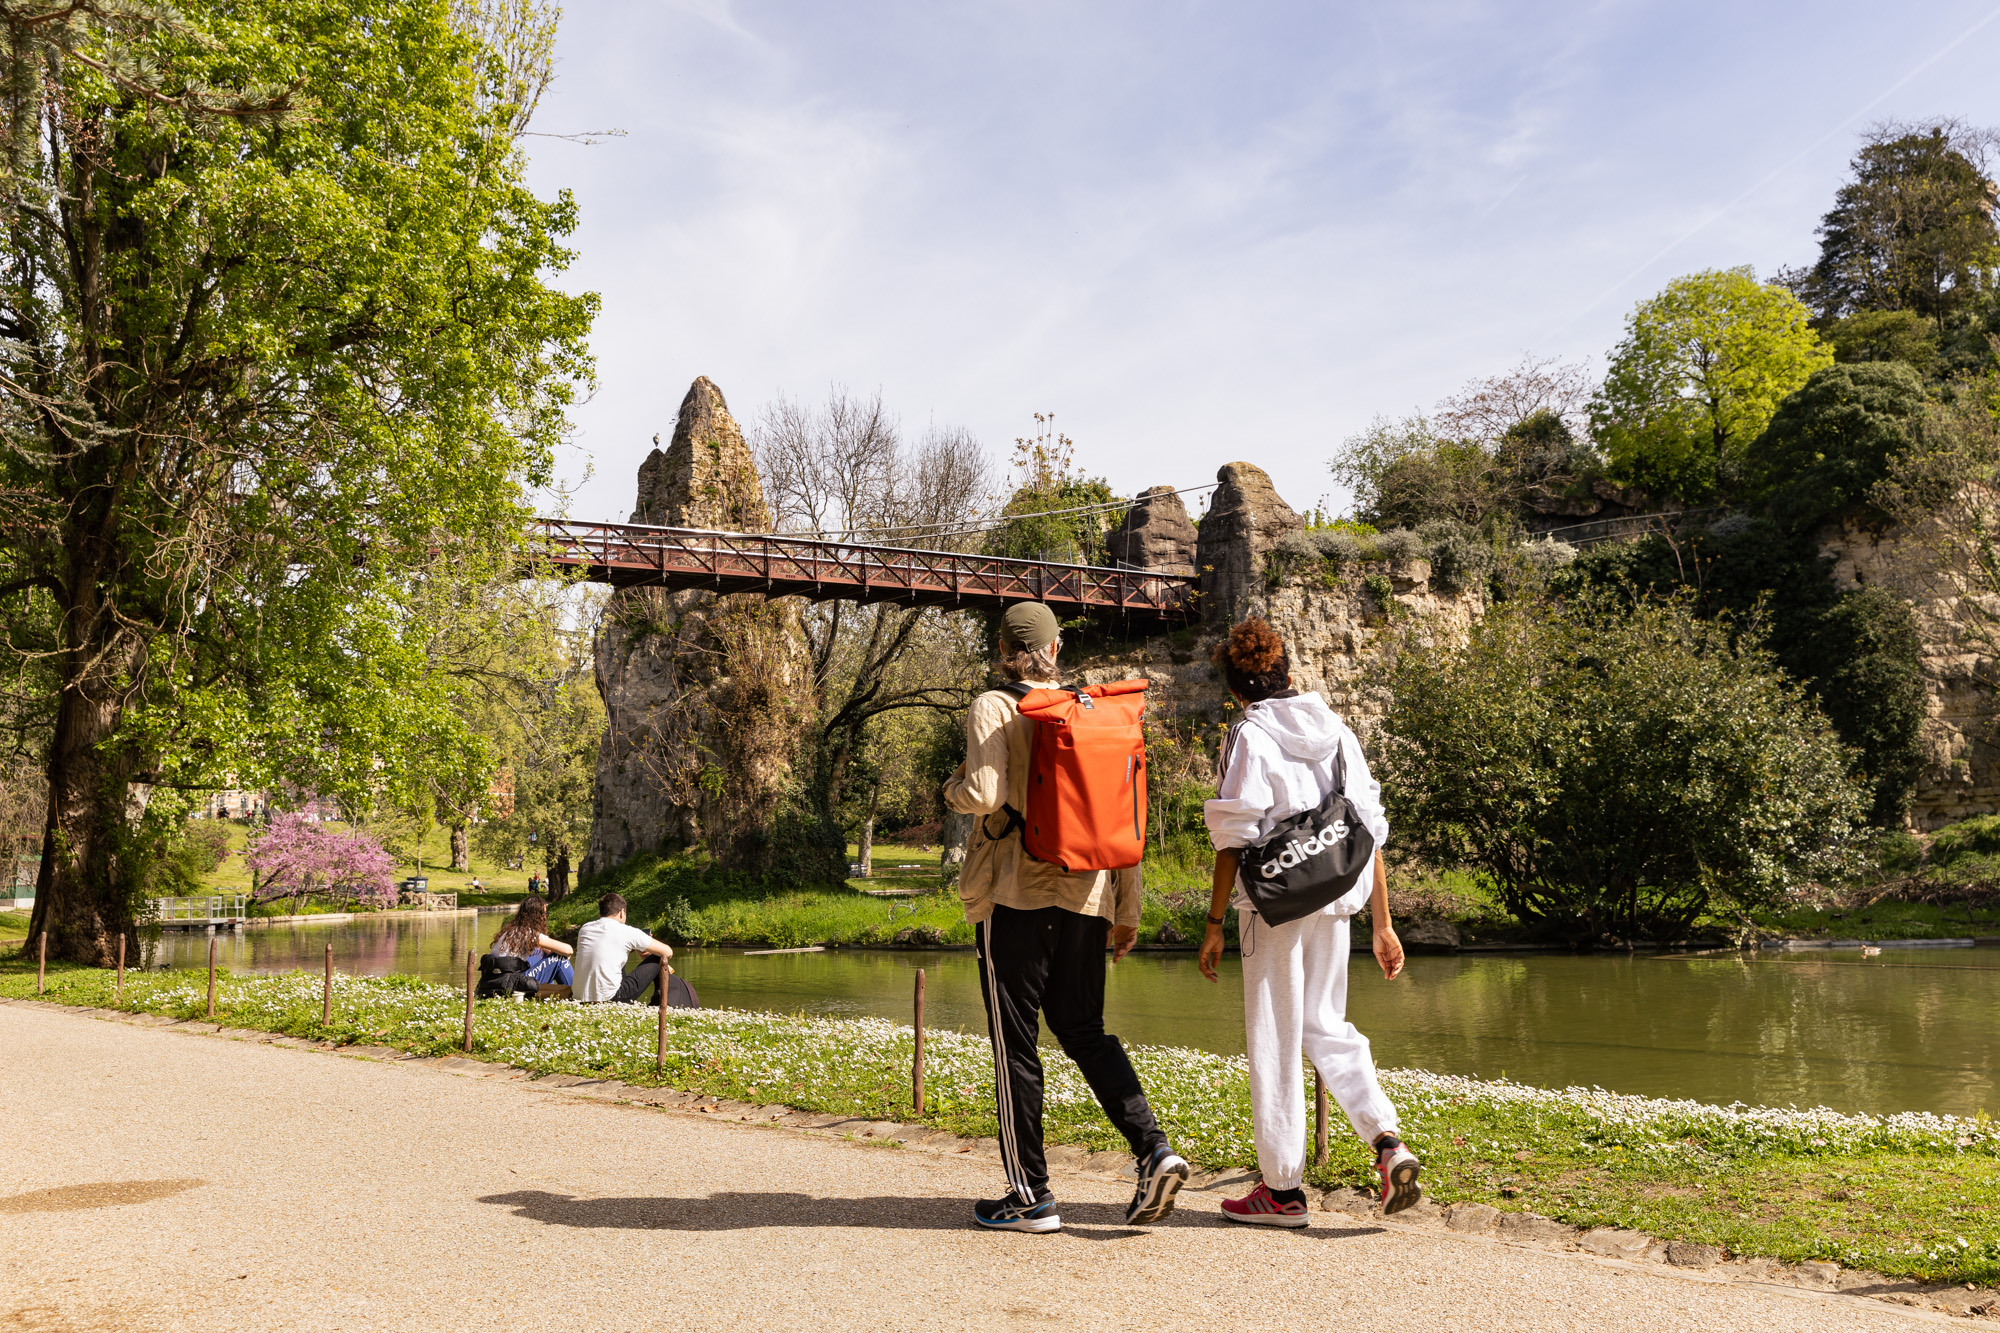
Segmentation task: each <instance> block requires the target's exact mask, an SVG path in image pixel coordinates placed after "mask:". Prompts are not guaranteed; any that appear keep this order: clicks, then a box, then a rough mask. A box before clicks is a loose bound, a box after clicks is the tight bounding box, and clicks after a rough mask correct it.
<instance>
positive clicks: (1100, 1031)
mask: <svg viewBox="0 0 2000 1333" xmlns="http://www.w3.org/2000/svg"><path fill="white" fill-rule="evenodd" d="M1061 647H1062V637H1061V633H1060V627H1059V626H1058V625H1057V623H1056V617H1055V613H1054V612H1053V611H1051V610H1049V608H1048V607H1046V606H1044V605H1042V604H1041V603H1039V602H1021V603H1017V604H1016V605H1014V606H1011V607H1009V608H1008V609H1007V612H1006V614H1005V615H1004V616H1003V617H1002V618H1001V625H1000V662H999V667H1000V671H1001V673H1002V674H1003V675H1005V676H1006V677H1007V678H1008V679H1009V680H1010V681H1014V682H1018V684H1019V685H1026V686H1030V687H1034V688H1045V687H1053V686H1055V685H1057V684H1058V683H1059V681H1060V672H1059V671H1058V670H1057V666H1056V654H1057V653H1058V652H1059V651H1060V650H1061ZM1016 700H1017V695H1016V694H1015V693H1013V692H1009V691H1007V690H1002V689H996V690H989V691H987V692H986V693H985V694H982V695H980V696H979V697H978V698H977V699H975V700H973V701H972V707H971V709H970V710H969V711H968V713H967V715H966V721H965V736H966V744H965V762H964V763H963V764H961V765H960V766H959V769H958V772H957V773H956V774H955V775H954V776H953V777H952V778H951V779H950V780H949V781H947V782H946V783H945V787H944V797H945V803H946V804H947V805H948V806H950V807H951V808H952V809H953V810H955V811H957V812H958V813H960V814H968V815H975V816H978V818H977V819H976V820H975V821H974V823H973V827H972V836H971V839H970V840H969V841H968V842H967V844H966V853H965V868H964V869H963V871H961V872H960V875H959V880H958V891H959V896H960V898H962V899H963V900H964V902H965V916H966V920H968V921H970V922H971V923H972V925H973V930H974V933H975V936H976V940H977V947H978V957H979V987H980V993H981V994H982V996H983V997H984V998H985V1001H986V1021H987V1025H988V1028H989V1029H990V1031H991V1033H992V1038H993V1064H994V1088H995V1094H996V1096H997V1097H998V1100H999V1113H1000V1161H1001V1165H1002V1167H1003V1168H1004V1169H1005V1171H1006V1174H1007V1185H1008V1193H1007V1195H1006V1197H1005V1198H1001V1199H983V1200H981V1201H980V1202H978V1203H977V1204H975V1205H974V1206H973V1216H974V1219H975V1220H976V1221H977V1222H978V1223H979V1224H980V1225H982V1226H986V1227H992V1228H995V1229H998V1230H1008V1231H1055V1230H1057V1229H1058V1228H1059V1227H1060V1226H1061V1225H1062V1219H1061V1218H1060V1217H1059V1216H1058V1215H1057V1214H1056V1211H1055V1196H1054V1195H1053V1194H1051V1193H1050V1192H1049V1172H1048V1164H1047V1162H1046V1160H1045V1159H1044V1157H1043V1155H1042V1062H1041V1058H1040V1056H1039V1055H1038V1054H1037V1051H1036V1040H1037V1038H1038V1036H1039V1035H1040V1024H1039V1022H1038V1016H1039V1017H1045V1018H1047V1020H1048V1024H1049V1031H1050V1032H1052V1033H1054V1034H1055V1038H1056V1041H1057V1042H1058V1043H1059V1044H1060V1045H1061V1046H1062V1049H1063V1053H1064V1054H1066V1055H1067V1056H1069V1058H1070V1059H1072V1060H1074V1061H1075V1062H1076V1064H1077V1067H1078V1068H1079V1069H1080V1070H1082V1072H1083V1076H1084V1079H1085V1080H1086V1081H1087V1082H1089V1084H1090V1090H1091V1092H1092V1093H1094V1094H1095V1095H1096V1097H1097V1102H1098V1105H1100V1106H1102V1107H1103V1108H1104V1114H1105V1115H1106V1116H1107V1117H1108V1118H1109V1119H1110V1121H1111V1123H1112V1124H1113V1125H1115V1126H1116V1127H1117V1128H1118V1131H1119V1132H1120V1133H1121V1134H1123V1135H1124V1136H1125V1141H1126V1142H1127V1143H1129V1144H1130V1145H1131V1147H1132V1152H1133V1154H1134V1156H1136V1157H1137V1158H1138V1163H1139V1171H1138V1174H1139V1183H1138V1188H1137V1189H1136V1190H1135V1191H1134V1192H1133V1195H1132V1202H1131V1203H1130V1204H1129V1205H1128V1206H1127V1208H1126V1210H1125V1220H1126V1221H1127V1222H1128V1223H1130V1224H1132V1225H1145V1224H1148V1223H1152V1222H1157V1221H1159V1220H1160V1219H1161V1218H1164V1217H1165V1216H1166V1215H1167V1214H1168V1213H1170V1212H1172V1211H1173V1207H1174V1196H1175V1194H1176V1193H1177V1192H1178V1191H1179V1189H1180V1187H1181V1185H1182V1184H1183V1183H1184V1182H1185V1181H1186V1180H1187V1175H1188V1164H1187V1163H1186V1162H1185V1161H1183V1160H1182V1159H1181V1158H1180V1157H1179V1156H1178V1155H1177V1154H1176V1153H1175V1152H1174V1151H1173V1149H1172V1148H1170V1147H1169V1146H1168V1145H1167V1136H1166V1135H1165V1134H1164V1133H1162V1132H1161V1130H1160V1126H1159V1122H1158V1121H1157V1120H1155V1119H1154V1117H1153V1108H1152V1107H1151V1106H1150V1105H1149V1104H1148V1103H1147V1101H1146V1094H1145V1091H1144V1090H1143V1089H1142V1088H1141V1087H1140V1086H1139V1076H1138V1074H1137V1073H1136V1072H1134V1070H1133V1068H1132V1062H1131V1060H1130V1059H1128V1058H1127V1057H1126V1054H1125V1048H1124V1046H1122V1045H1121V1044H1119V1041H1118V1038H1116V1037H1114V1036H1112V1035H1111V1034H1110V1033H1108V1032H1106V1031H1105V1030H1104V966H1105V964H1104V953H1105V947H1106V944H1107V942H1108V943H1109V945H1110V947H1111V949H1112V951H1113V955H1114V957H1116V958H1122V957H1124V956H1125V954H1126V953H1127V952H1128V951H1129V950H1130V949H1131V948H1132V945H1133V943H1134V942H1135V941H1136V940H1137V939H1138V935H1139V898H1140V885H1141V876H1140V870H1139V867H1137V866H1132V867H1130V868H1128V869H1124V870H1085V871H1078V872H1074V873H1072V872H1069V871H1065V870H1064V869H1063V868H1062V867H1061V866H1058V865H1052V864H1049V863H1048V862H1045V861H1037V860H1034V859H1032V858H1031V857H1029V856H1028V854H1027V850H1026V848H1025V847H1024V846H1023V844H1022V839H1021V831H1020V820H1019V818H1018V817H1017V814H1016V812H1019V811H1022V810H1025V809H1026V808H1027V805H1028V777H1029V773H1028V769H1029V751H1030V747H1031V746H1032V743H1033V740H1034V731H1035V725H1036V724H1035V723H1033V722H1031V721H1029V720H1028V719H1027V718H1024V717H1021V716H1020V714H1019V713H1018V711H1017V710H1016V707H1015V704H1016Z"/></svg>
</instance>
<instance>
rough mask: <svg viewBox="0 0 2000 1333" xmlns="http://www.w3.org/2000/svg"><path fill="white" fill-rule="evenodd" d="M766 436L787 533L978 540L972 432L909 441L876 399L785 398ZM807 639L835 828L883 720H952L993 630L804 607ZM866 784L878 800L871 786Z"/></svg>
mask: <svg viewBox="0 0 2000 1333" xmlns="http://www.w3.org/2000/svg"><path fill="white" fill-rule="evenodd" d="M756 435H757V462H758V466H759V467H760V468H761V469H762V472H763V476H764V490H765V494H766V496H767V498H768V499H769V502H770V505H771V512H772V513H773V514H774V515H775V516H776V520H777V526H778V529H779V530H780V531H782V532H791V533H799V534H803V535H809V536H817V537H826V538H833V539H843V540H851V541H855V542H861V543H866V544H870V545H877V546H901V547H911V548H916V549H922V550H942V551H954V550H964V549H967V548H968V546H970V545H972V544H973V543H974V542H976V540H977V538H978V534H977V532H976V529H978V528H979V527H980V526H981V524H980V516H981V513H982V511H983V510H984V508H985V502H986V494H985V492H986V486H987V465H986V457H985V454H984V452H983V451H982V450H981V449H980V447H979V444H978V442H977V441H976V440H974V439H973V438H972V436H971V435H969V434H968V433H966V432H965V431H963V430H958V429H952V428H945V427H932V428H931V429H929V430H928V431H926V433H925V434H924V435H923V436H922V437H921V438H920V439H917V440H914V441H913V440H909V439H907V438H905V437H904V435H903V432H902V429H901V426H900V424H899V423H898V422H897V420H896V419H895V417H894V416H893V415H892V414H891V413H890V412H889V411H888V410H887V409H886V408H884V406H883V404H882V399H881V395H880V394H879V393H877V394H874V395H872V396H869V397H862V396H860V395H858V394H854V393H851V392H849V391H847V390H845V389H839V388H836V389H834V390H832V391H831V392H830V393H829V394H828V396H827V400H826V402H825V403H824V404H823V405H820V406H817V407H808V406H806V405H804V404H802V403H799V402H796V401H794V400H791V399H787V398H784V397H780V398H778V399H777V400H776V401H775V402H773V403H772V404H771V405H770V406H768V407H767V408H766V409H765V411H764V413H763V416H762V419H761V420H760V421H759V423H758V426H757V432H756ZM800 625H801V627H802V629H803V630H804V633H805V636H806V642H807V646H808V648H809V650H810V657H811V663H812V684H813V692H814V696H815V700H816V702H817V704H818V711H819V721H818V727H817V732H816V739H815V750H816V753H815V754H814V756H813V757H812V764H811V770H812V773H813V786H814V790H815V793H816V796H817V798H818V799H819V800H820V801H821V802H823V804H824V806H825V809H826V811H827V812H828V813H830V814H838V813H841V811H842V807H843V806H844V805H846V804H847V803H849V801H850V798H851V796H852V795H853V793H851V792H850V790H849V788H850V785H851V783H852V780H853V778H854V777H855V769H856V766H857V763H859V762H863V761H864V760H865V756H866V752H867V750H868V747H869V741H870V734H871V731H872V730H875V729H877V728H878V726H879V724H880V723H881V722H882V720H883V719H886V718H887V717H889V716H890V715H892V714H896V713H902V712H908V711H930V710H943V711H951V710H953V709H957V708H961V707H963V706H964V705H965V703H966V701H967V700H968V699H970V697H971V692H972V690H973V688H974V687H975V686H976V684H977V683H978V679H979V676H980V674H981V673H980V670H979V651H980V645H981V639H982V635H981V629H982V627H981V626H980V625H979V624H978V622H977V621H976V620H975V619H974V618H973V617H971V616H969V615H966V614H964V613H958V612H952V611H948V610H944V609H941V608H935V607H921V606H898V605H896V604H895V603H891V602H876V603H871V604H868V605H859V604H856V603H852V602H843V601H830V602H821V603H818V604H815V605H813V606H809V607H807V608H806V609H805V611H804V612H803V614H802V615H801V617H800ZM864 766H865V765H864ZM877 767H879V766H877ZM865 776H867V777H868V780H869V784H870V786H871V788H872V784H873V781H874V772H873V771H871V772H870V773H869V774H867V775H865ZM864 799H872V797H868V798H864Z"/></svg>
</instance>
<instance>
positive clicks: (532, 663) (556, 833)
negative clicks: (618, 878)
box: [472, 625, 605, 902]
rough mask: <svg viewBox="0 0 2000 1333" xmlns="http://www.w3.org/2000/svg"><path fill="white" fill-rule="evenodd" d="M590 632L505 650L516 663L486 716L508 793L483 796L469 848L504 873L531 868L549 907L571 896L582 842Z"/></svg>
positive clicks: (596, 713)
mask: <svg viewBox="0 0 2000 1333" xmlns="http://www.w3.org/2000/svg"><path fill="white" fill-rule="evenodd" d="M594 640H595V635H594V634H593V633H591V627H590V626H588V625H586V626H585V627H584V628H582V629H569V630H559V629H558V630H555V631H554V632H547V628H546V627H545V632H544V633H543V635H541V636H540V637H538V638H526V637H523V638H522V639H519V640H515V641H514V642H513V643H512V644H511V648H512V651H513V654H514V658H515V660H514V662H513V664H512V667H511V670H510V672H509V674H508V675H507V676H506V677H505V678H503V679H502V680H501V681H499V682H496V688H495V689H494V690H493V692H492V695H491V698H492V700H493V701H494V702H495V703H497V704H498V705H499V706H498V707H496V708H494V709H492V711H491V712H490V713H489V714H488V716H487V726H486V727H485V728H483V730H487V731H488V732H489V733H490V734H491V744H492V746H493V750H494V755H495V760H496V763H497V766H498V769H499V773H500V775H501V776H502V778H503V779H504V781H505V782H506V783H507V784H509V785H510V786H511V788H512V790H511V792H510V793H507V794H505V795H504V796H502V797H501V798H500V799H497V800H496V799H495V798H494V796H493V795H492V794H491V793H490V792H488V793H484V794H483V796H484V799H483V800H482V802H481V807H480V811H479V815H480V818H479V822H478V823H476V824H474V825H473V827H472V839H473V841H474V843H475V844H477V846H478V847H479V850H480V853H481V854H482V855H484V856H488V857H491V858H493V859H494V860H497V861H500V862H502V863H503V864H506V863H511V862H514V861H520V862H523V863H529V864H539V865H540V866H541V867H542V869H543V870H544V872H545V873H546V875H547V878H548V883H549V890H548V892H549V900H550V901H551V902H560V901H562V899H563V897H564V896H565V895H566V894H567V893H568V892H569V887H570V885H569V881H570V871H571V868H572V866H573V865H574V864H575V862H576V861H577V860H578V858H579V857H580V856H581V854H582V851H583V848H584V847H585V846H586V845H588V843H589V841H590V818H591V809H592V798H593V796H594V794H595V790H596V781H597V752H598V747H599V745H600V743H601V742H602V741H603V738H604V725H605V714H604V700H603V698H602V696H600V695H599V694H598V692H597V680H596V676H595V674H594V672H593V660H592V655H591V645H592V643H593V642H594Z"/></svg>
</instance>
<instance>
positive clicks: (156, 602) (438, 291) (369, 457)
mask: <svg viewBox="0 0 2000 1333" xmlns="http://www.w3.org/2000/svg"><path fill="white" fill-rule="evenodd" d="M518 7H519V6H517V8H518ZM460 17H461V19H462V17H463V15H461V16H460ZM0 23H4V25H5V26H6V29H7V36H8V39H9V41H8V45H7V47H6V53H5V55H4V56H0V60H4V61H5V62H6V63H7V66H8V78H7V90H8V92H7V99H6V103H5V107H4V117H0V119H4V126H0V128H4V146H5V149H6V164H7V170H8V173H9V180H8V182H7V184H8V189H7V192H6V205H5V206H6V210H7V211H6V225H7V230H8V241H7V248H6V251H5V253H4V255H0V337H3V338H4V341H3V342H0V488H4V493H5V496H6V506H5V511H6V512H5V517H4V519H0V599H4V600H0V616H4V618H5V621H6V623H7V638H6V645H5V646H6V649H7V651H8V659H7V661H6V662H5V664H4V665H5V666H6V668H7V670H8V674H9V694H8V696H7V697H8V701H9V702H10V703H11V704H12V705H13V712H12V715H11V716H12V720H13V722H14V724H15V725H16V726H17V727H18V728H21V729H24V730H25V729H31V728H33V727H36V726H41V727H45V728H46V729H47V730H46V734H47V736H48V743H47V772H48V783H49V792H50V799H49V811H48V823H47V833H46V837H45V840H44V846H45V851H44V856H43V860H42V868H41V880H40V884H39V886H38V896H37V901H36V908H35V913H36V915H35V921H34V928H35V929H38V930H39V929H42V928H47V929H48V930H49V932H50V951H51V952H52V953H53V954H55V955H57V956H58V957H69V958H77V959H82V960H86V961H101V960H105V959H108V958H109V957H110V956H111V955H112V954H113V953H114V952H115V947H116V943H115V942H116V938H117V936H118V935H120V934H121V933H125V932H129V931H130V930H131V928H132V923H133V920H134V912H135V907H136V905H137V902H138V900H139V899H140V898H142V897H143V895H144V894H145V892H146V888H147V883H148V878H149V867H150V866H151V865H152V863H153V860H154V858H155V856H156V854H157V849H158V846H159V843H160V839H161V837H162V836H163V835H165V833H166V832H167V831H169V830H170V829H171V828H172V827H173V825H175V824H177V823H178V820H177V819H176V818H175V817H174V816H175V815H176V814H177V811H178V809H179V806H178V804H177V802H176V800H175V799H174V793H176V792H177V791H181V790H192V789H199V788H203V787H210V786H219V785H229V783H230V779H231V778H234V779H235V781H236V782H240V783H254V782H263V781H268V780H272V779H274V778H276V777H278V776H281V775H282V776H284V777H286V778H289V779H290V780H291V781H293V782H295V783H297V784H298V785H300V786H302V787H309V788H312V789H315V790H318V791H321V792H323V793H328V794H332V795H336V796H339V797H341V798H342V799H343V800H349V799H352V800H360V799H363V798H364V797H366V796H367V794H368V793H370V792H372V791H376V790H379V789H382V788H384V787H393V786H397V785H399V784H400V785H402V786H404V787H406V788H417V787H420V786H421V785H422V782H421V776H422V775H421V772H420V771H419V770H421V769H422V767H423V766H424V765H426V764H429V763H433V762H440V763H446V764H449V763H452V762H456V761H457V760H458V758H459V757H460V753H461V752H462V748H463V747H462V744H461V743H462V742H463V741H464V739H465V733H464V729H463V727H462V725H461V724H459V723H458V722H457V721H456V719H455V718H454V717H453V714H452V711H451V709H450V707H449V702H450V696H449V691H448V689H447V688H446V683H445V681H444V680H443V679H442V678H441V677H440V676H439V675H438V674H437V673H435V672H433V671H432V670H431V664H430V662H429V660H428V658H427V656H426V652H425V644H424V640H425V633H424V626H423V625H422V624H420V623H418V617H417V615H416V612H415V609H414V603H413V598H412V595H411V590H412V588H413V587H414V586H416V585H417V584H418V583H419V582H420V580H418V579H416V578H413V577H412V574H413V571H418V570H420V569H421V568H422V567H424V566H425V565H427V564H438V563H449V564H453V565H456V566H459V567H461V568H462V567H463V566H464V565H465V564H466V562H468V561H471V560H478V559H485V558H493V559H495V560H496V563H495V564H494V566H493V572H494V573H495V574H499V573H502V572H504V570H505V566H504V565H502V564H499V563H498V561H499V560H504V559H505V556H504V554H499V555H497V556H496V555H493V554H490V553H495V552H496V551H497V550H498V548H499V545H500V544H501V543H503V542H504V539H505V538H506V536H507V535H508V534H510V533H511V532H513V531H515V530H517V529H518V526H519V521H520V519H521V517H522V516H523V514H524V512H525V510H524V507H523V487H524V485H527V484H533V483H536V482H539V481H541V480H543V479H545V478H546V477H547V475H548V471H549V466H550V458H551V452H552V449H553V447H554V445H555V443H556V442H557V440H558V438H559V436H560V433H561V431H562V430H563V426H564V414H565V409H566V406H567V404H568V403H569V402H570V400H571V396H572V392H573V387H574V386H575V384H576V383H577V382H578V381H580V380H584V379H586V378H587V377H588V374H589V367H588V362H587V359H586V353H585V349H584V341H583V340H584V337H585V335H586V333H587V331H588V327H589V321H590V317H591V313H592V311H593V309H594V298H590V297H572V296H566V295H563V294H561V293H558V292H555V291H553V290H552V289H550V288H549V287H548V286H547V285H546V284H545V281H544V278H545V275H546V274H547V273H549V272H551V271H553V270H557V269H560V268H561V267H562V265H563V264H564V262H565V261H566V260H567V258H568V254H567V252H566V251H565V250H564V249H563V248H562V246H561V238H562V237H563V236H564V235H565V234H566V233H567V232H568V231H569V230H570V229H571V227H572V226H573V224H574V208H573V205H572V203H571V201H570V200H569V198H568V197H567V196H566V195H565V196H559V197H558V198H556V199H554V200H543V199H539V198H537V197H536V196H535V195H534V194H532V193H531V192H530V191H529V190H528V189H527V187H526V185H525V183H524V180H523V161H522V157H521V155H520V153H519V152H518V150H517V148H516V147H515V135H516V134H517V133H518V132H519V131H520V130H521V128H522V114H523V108H522V106H521V104H520V100H519V99H520V96H521V94H520V92H519V89H520V88H521V87H523V86H524V85H523V84H522V81H521V80H520V78H519V77H518V73H519V71H518V68H517V67H518V65H519V62H518V61H515V62H513V63H512V64H511V65H510V61H509V59H508V57H507V56H506V54H505V53H504V52H501V51H498V50H496V49H495V48H494V47H493V46H492V45H491V44H490V43H489V42H487V41H486V40H483V39H482V38H481V37H480V36H479V35H478V30H477V28H476V25H472V26H470V27H469V26H468V25H467V24H466V23H464V22H463V21H455V20H454V13H453V8H452V6H451V5H449V4H447V3H445V2H444V0H430V2H429V3H425V2H424V0H337V2H336V0H236V2H235V3H231V4H227V5H224V4H210V5H203V6H199V7H196V8H193V9H189V10H187V11H184V12H179V13H172V12H169V11H165V10H161V11H159V12H157V13H155V12H152V11H149V10H146V9H144V8H142V7H138V6H133V5H130V4H124V3H117V4H114V3H111V0H102V2H101V3H100V2H99V0H82V3H79V4H74V5H67V6H61V7H55V6H41V5H30V4H25V3H15V2H14V0H0ZM528 83H529V85H532V84H533V80H529V81H528Z"/></svg>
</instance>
